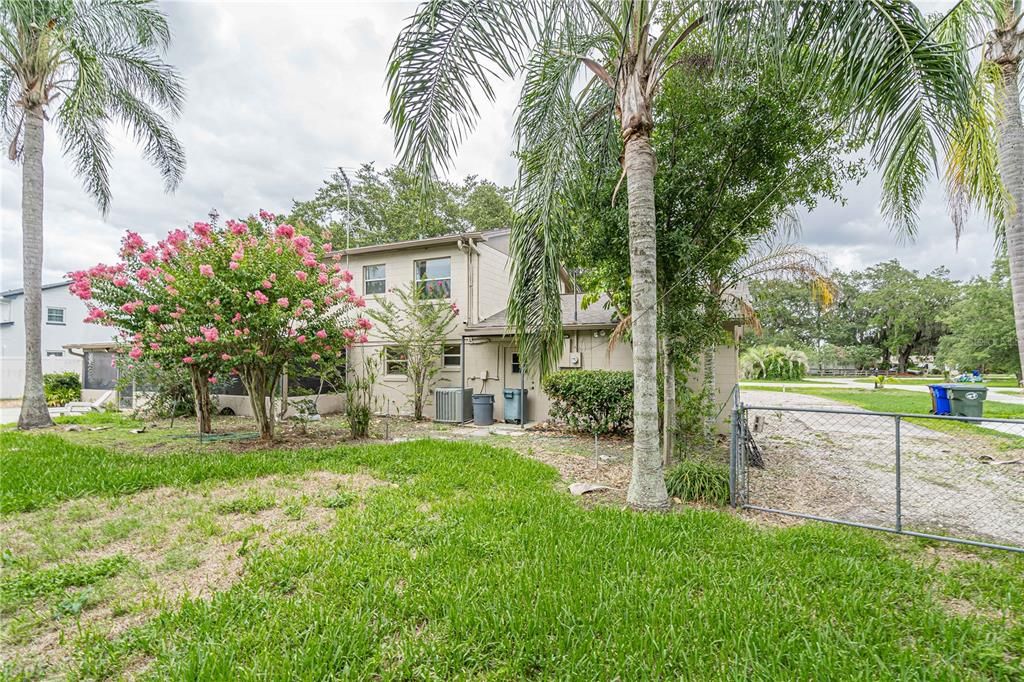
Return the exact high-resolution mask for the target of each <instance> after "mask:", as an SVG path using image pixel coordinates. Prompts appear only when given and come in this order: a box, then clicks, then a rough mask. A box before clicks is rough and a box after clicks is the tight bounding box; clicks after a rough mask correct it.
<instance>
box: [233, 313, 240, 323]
mask: <svg viewBox="0 0 1024 682" xmlns="http://www.w3.org/2000/svg"><path fill="white" fill-rule="evenodd" d="M240 319H242V313H235V316H234V317H232V318H231V322H233V323H234V322H238V321H239V320H240Z"/></svg>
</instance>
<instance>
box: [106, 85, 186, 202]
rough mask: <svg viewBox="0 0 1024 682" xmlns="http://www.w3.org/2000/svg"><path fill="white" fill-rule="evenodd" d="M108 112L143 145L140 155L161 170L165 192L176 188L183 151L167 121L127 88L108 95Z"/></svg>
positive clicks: (181, 166) (183, 161)
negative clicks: (109, 110)
mask: <svg viewBox="0 0 1024 682" xmlns="http://www.w3.org/2000/svg"><path fill="white" fill-rule="evenodd" d="M110 109H111V113H113V115H114V116H116V117H117V118H119V119H120V121H121V123H122V124H123V125H124V126H125V128H127V129H128V130H129V131H131V133H132V135H133V136H134V137H135V141H136V142H138V143H139V144H140V145H141V146H142V154H143V156H144V157H145V158H146V159H147V160H148V161H149V162H150V163H152V164H153V165H154V166H156V168H157V169H158V170H159V171H160V175H162V176H163V178H164V184H165V187H166V189H167V191H171V190H173V189H175V188H176V187H177V186H178V185H179V184H180V183H181V180H182V177H183V176H184V174H185V150H184V148H183V147H182V146H181V143H180V142H179V141H178V139H177V138H176V137H175V136H174V133H173V132H172V131H171V128H170V126H169V125H168V123H167V121H166V120H165V119H164V118H163V117H162V116H161V115H160V114H159V113H157V111H156V110H155V109H154V108H153V107H151V106H150V105H149V104H147V103H146V102H144V101H142V100H141V99H139V98H138V97H136V96H135V95H134V94H133V93H132V92H131V91H130V90H127V89H120V90H115V91H114V92H112V93H111V95H110Z"/></svg>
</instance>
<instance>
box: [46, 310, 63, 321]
mask: <svg viewBox="0 0 1024 682" xmlns="http://www.w3.org/2000/svg"><path fill="white" fill-rule="evenodd" d="M46 324H64V309H63V308H47V309H46Z"/></svg>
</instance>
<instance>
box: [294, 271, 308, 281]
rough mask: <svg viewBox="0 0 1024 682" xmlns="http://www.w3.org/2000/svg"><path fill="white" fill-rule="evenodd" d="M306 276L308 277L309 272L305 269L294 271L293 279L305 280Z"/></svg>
mask: <svg viewBox="0 0 1024 682" xmlns="http://www.w3.org/2000/svg"><path fill="white" fill-rule="evenodd" d="M307 277H309V273H307V272H306V271H305V270H296V271H295V279H297V280H299V281H300V282H305V281H306V278H307Z"/></svg>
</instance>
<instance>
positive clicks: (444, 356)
mask: <svg viewBox="0 0 1024 682" xmlns="http://www.w3.org/2000/svg"><path fill="white" fill-rule="evenodd" d="M450 348H454V349H455V352H454V353H449V352H448V350H449V349H450ZM449 359H454V360H455V363H454V364H449V362H448V360H449ZM461 368H462V346H461V344H458V343H445V344H442V345H441V369H461Z"/></svg>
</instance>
